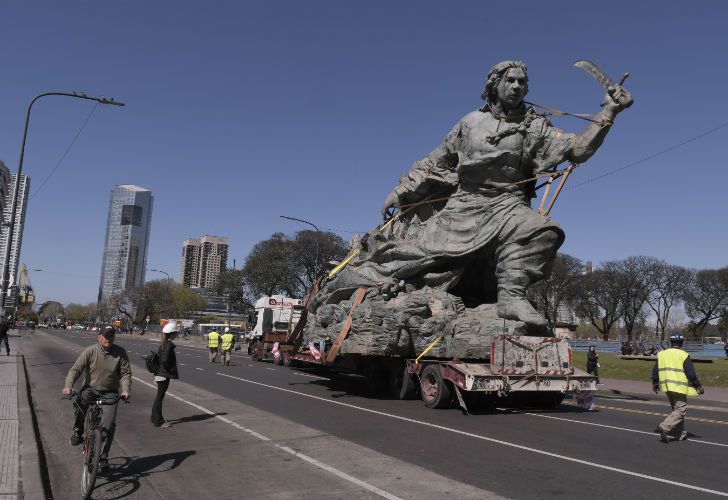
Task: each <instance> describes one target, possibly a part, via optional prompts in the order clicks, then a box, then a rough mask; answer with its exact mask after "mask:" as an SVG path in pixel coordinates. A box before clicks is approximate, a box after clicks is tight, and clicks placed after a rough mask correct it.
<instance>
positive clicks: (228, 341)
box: [220, 326, 235, 366]
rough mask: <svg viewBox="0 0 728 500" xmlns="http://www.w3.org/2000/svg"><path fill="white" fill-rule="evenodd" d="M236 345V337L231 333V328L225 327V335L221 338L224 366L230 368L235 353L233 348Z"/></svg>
mask: <svg viewBox="0 0 728 500" xmlns="http://www.w3.org/2000/svg"><path fill="white" fill-rule="evenodd" d="M234 345H235V335H233V334H232V333H230V328H229V327H227V326H226V327H225V333H224V334H223V336H222V337H221V342H220V350H221V352H222V364H223V365H224V366H230V357H231V355H232V352H233V346H234Z"/></svg>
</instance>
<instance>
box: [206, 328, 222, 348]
mask: <svg viewBox="0 0 728 500" xmlns="http://www.w3.org/2000/svg"><path fill="white" fill-rule="evenodd" d="M219 342H220V334H219V333H217V332H214V331H213V332H210V333H208V334H207V347H210V348H215V347H217V346H218V344H219Z"/></svg>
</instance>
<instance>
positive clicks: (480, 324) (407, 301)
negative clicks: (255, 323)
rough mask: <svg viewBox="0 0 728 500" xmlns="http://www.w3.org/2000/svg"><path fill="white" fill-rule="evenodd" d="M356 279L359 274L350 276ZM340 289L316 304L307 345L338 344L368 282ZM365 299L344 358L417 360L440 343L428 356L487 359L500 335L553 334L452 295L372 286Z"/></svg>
mask: <svg viewBox="0 0 728 500" xmlns="http://www.w3.org/2000/svg"><path fill="white" fill-rule="evenodd" d="M344 274H348V275H349V277H351V275H352V274H355V273H351V274H350V273H344ZM338 278H339V277H337V280H336V281H337V282H338V283H336V284H337V285H338V286H336V287H335V288H334V287H324V288H323V289H322V290H321V292H319V295H318V296H317V297H316V299H315V300H314V301H312V305H313V307H312V308H311V312H312V313H313V314H310V315H309V319H308V323H307V324H306V327H305V328H304V345H307V344H308V343H309V342H315V343H316V344H318V342H319V341H320V340H321V339H328V340H330V341H334V340H335V339H336V338H337V337H338V335H339V332H341V329H342V326H343V325H344V322H345V321H346V318H347V316H348V315H349V312H350V311H351V305H352V303H353V300H354V294H355V293H356V290H357V289H358V288H359V286H361V285H363V284H364V285H367V283H362V282H361V280H350V279H347V276H341V278H342V279H341V280H339V279H338ZM368 285H370V287H369V288H368V289H367V291H366V295H365V297H364V300H363V301H362V303H361V304H359V306H357V307H356V308H355V309H354V312H353V313H352V323H351V328H350V330H349V332H348V335H347V337H346V340H345V341H344V342H343V344H342V346H341V350H340V352H341V353H342V354H367V355H375V356H377V355H378V356H402V357H416V356H418V355H420V354H421V353H422V352H423V351H424V350H425V349H427V347H429V346H430V344H432V343H433V342H434V341H435V340H436V339H438V338H439V337H440V336H441V335H443V334H444V337H443V338H442V339H441V340H440V341H439V342H438V343H437V344H436V345H435V346H434V347H433V348H432V349H431V350H430V351H429V352H428V353H427V356H428V357H434V358H460V359H485V358H488V357H489V356H490V344H491V340H490V339H491V338H492V337H494V336H496V335H502V334H508V335H541V336H543V335H547V332H544V331H540V330H539V331H534V329H533V327H531V326H529V325H527V324H526V323H523V322H520V321H513V320H504V319H503V318H500V317H498V305H497V304H483V305H480V306H478V307H475V308H468V307H465V305H464V304H463V301H462V300H461V299H460V298H459V297H457V296H455V295H452V294H450V293H447V292H444V291H440V290H435V289H429V288H423V289H419V290H407V289H405V290H402V291H399V292H398V293H397V295H396V296H392V295H391V294H390V293H387V292H384V291H382V289H381V288H380V287H377V286H374V284H373V283H371V284H368Z"/></svg>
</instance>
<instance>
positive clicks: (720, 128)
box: [326, 106, 728, 234]
mask: <svg viewBox="0 0 728 500" xmlns="http://www.w3.org/2000/svg"><path fill="white" fill-rule="evenodd" d="M542 107H543V106H542ZM569 116H574V115H572V114H569ZM726 127H728V122H725V123H722V124H720V125H717V126H715V127H713V128H711V129H710V130H706V131H705V132H702V133H700V134H698V135H696V136H693V137H690V138H689V139H686V140H684V141H681V142H679V143H677V144H673V145H672V146H670V147H667V148H665V149H663V150H660V151H657V152H656V153H652V154H651V155H648V156H645V157H644V158H641V159H639V160H635V161H633V162H631V163H628V164H626V165H623V166H621V167H618V168H615V169H613V170H610V171H608V172H605V173H604V174H601V175H598V176H595V177H592V178H590V179H587V180H585V181H583V182H580V183H578V184H574V185H571V186H568V187H564V189H563V191H570V190H572V189H576V188H578V187H581V186H584V185H586V184H590V183H592V182H594V181H598V180H600V179H603V178H605V177H608V176H610V175H612V174H616V173H618V172H621V171H623V170H626V169H628V168H631V167H635V166H637V165H639V164H641V163H645V162H647V161H649V160H652V159H654V158H657V157H658V156H662V155H664V154H666V153H669V152H670V151H674V150H675V149H678V148H680V147H682V146H685V145H687V144H690V143H691V142H695V141H697V140H698V139H702V138H703V137H705V136H708V135H710V134H713V133H715V132H718V131H719V130H722V129H724V128H726ZM326 229H327V230H329V231H333V232H338V233H352V234H353V233H362V234H363V233H365V232H366V231H351V230H348V229H335V228H326Z"/></svg>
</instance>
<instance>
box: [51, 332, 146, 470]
mask: <svg viewBox="0 0 728 500" xmlns="http://www.w3.org/2000/svg"><path fill="white" fill-rule="evenodd" d="M115 336H116V331H115V330H114V329H113V328H112V327H110V326H105V327H102V328H101V331H100V333H99V335H98V343H96V344H94V345H92V346H89V347H87V348H86V349H84V350H83V352H82V353H81V354H80V355H79V356H78V359H76V362H75V363H74V364H73V366H72V367H71V369H70V370H69V371H68V376H67V377H66V383H65V385H64V387H63V394H64V395H66V396H68V395H70V394H72V393H73V390H72V387H73V384H74V383H76V380H78V378H79V377H80V376H81V374H84V375H85V379H84V383H83V387H81V390H80V391H78V393H77V396H76V404H77V407H76V408H75V411H74V413H75V414H74V424H73V434H71V445H72V446H76V445H79V444H81V442H82V441H83V432H84V429H83V426H84V419H85V417H86V410H87V409H88V406H89V404H90V403H91V402H92V401H93V400H94V399H96V398H98V396H99V395H103V394H119V393H121V394H120V395H121V398H122V399H129V390H130V389H131V365H130V364H129V357H128V356H127V354H126V351H125V350H124V348H123V347H120V346H118V345H115V344H114V338H115ZM117 404H118V402H117V403H116V404H110V405H104V407H103V417H102V419H101V427H102V429H104V431H105V432H106V442H105V444H104V449H103V452H102V454H101V460H100V462H99V467H100V469H101V471H103V472H106V471H108V469H109V461H108V454H109V449H110V448H111V442H112V441H113V440H114V431H115V430H116V410H117Z"/></svg>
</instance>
